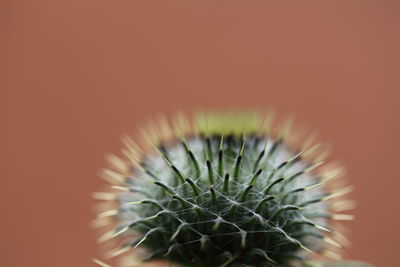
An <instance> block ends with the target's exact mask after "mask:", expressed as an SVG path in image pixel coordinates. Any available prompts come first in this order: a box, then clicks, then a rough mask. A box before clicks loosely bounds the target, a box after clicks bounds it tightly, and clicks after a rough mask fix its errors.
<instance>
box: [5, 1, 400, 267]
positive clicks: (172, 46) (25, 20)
mask: <svg viewBox="0 0 400 267" xmlns="http://www.w3.org/2000/svg"><path fill="white" fill-rule="evenodd" d="M396 2H397V3H396ZM0 33H1V35H0V39H1V41H0V47H1V50H0V53H1V54H0V56H1V60H0V68H1V70H0V71H1V72H0V75H1V80H0V88H1V94H0V112H1V113H0V116H1V121H0V122H1V125H0V127H1V130H0V144H1V148H0V157H1V158H0V164H1V187H0V190H1V192H0V193H1V202H0V205H1V206H0V210H1V220H0V226H1V227H0V229H1V241H0V266H4V267H14V266H23V267H25V266H37V267H42V266H46V267H47V266H49V267H53V266H68V267H70V266H93V263H91V257H92V256H98V255H99V252H98V250H97V248H96V245H95V242H94V234H93V231H92V230H91V229H90V228H89V221H90V220H91V219H92V218H93V215H92V213H91V209H92V204H93V201H92V200H91V197H90V194H91V192H92V191H95V190H98V189H99V188H100V186H101V184H102V182H101V180H100V179H98V178H97V177H96V175H97V171H98V170H99V169H100V168H102V166H103V165H104V157H103V155H105V154H106V153H107V152H116V151H118V149H119V147H120V142H119V136H120V135H121V134H122V133H125V132H128V133H131V132H134V129H135V128H136V127H137V126H138V125H139V124H140V123H142V122H143V121H144V120H145V119H146V118H148V117H149V116H152V115H154V114H156V113H159V112H165V113H167V114H171V113H173V112H174V111H176V110H191V109H193V108H207V107H214V108H229V107H271V106H272V107H275V108H276V109H277V110H278V112H279V113H280V114H295V115H296V118H297V120H298V121H300V122H303V123H308V124H309V125H312V126H313V127H314V128H317V129H319V130H320V132H321V134H322V137H323V138H324V139H325V140H328V141H330V142H332V143H333V147H334V156H335V157H336V158H339V159H341V160H342V161H343V162H344V163H345V164H346V165H347V166H348V168H349V174H350V177H351V179H352V183H353V184H355V186H356V192H355V193H354V195H353V196H354V198H356V199H357V200H358V202H359V207H358V209H357V210H356V211H355V214H356V216H357V219H356V221H354V222H352V223H350V224H349V226H350V227H351V229H352V231H353V234H352V236H351V239H352V241H353V246H352V248H351V249H349V250H348V253H347V255H346V257H347V258H354V259H361V260H366V261H370V262H372V263H374V264H376V265H377V266H383V267H393V266H395V265H396V264H397V263H398V260H397V259H398V257H399V255H397V254H396V253H398V251H399V248H400V247H399V244H400V216H399V208H398V204H399V200H400V198H399V194H400V193H399V188H400V177H399V168H398V167H399V165H400V162H399V149H400V147H399V144H400V142H399V138H400V127H399V115H400V107H399V96H400V94H399V89H400V88H399V86H400V79H399V69H400V64H399V62H400V58H399V55H400V53H399V47H400V5H399V2H398V1H361V0H360V1H274V3H272V2H268V1H232V0H229V1H161V0H160V1H153V0H146V1H137V0H129V1H106V0H104V1H102V0H95V1H94V0H93V1H86V0H76V1H54V0H49V1H43V0H38V1H24V2H23V1H4V0H3V1H1V2H0ZM394 259H396V260H394Z"/></svg>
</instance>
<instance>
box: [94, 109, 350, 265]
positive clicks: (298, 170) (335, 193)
mask: <svg viewBox="0 0 400 267" xmlns="http://www.w3.org/2000/svg"><path fill="white" fill-rule="evenodd" d="M170 125H171V124H170V123H169V122H168V120H167V119H165V118H163V117H161V118H160V119H159V121H158V122H157V123H154V122H152V123H150V125H149V127H147V128H146V129H144V130H142V134H143V137H144V139H145V140H146V142H145V143H146V144H144V143H143V144H141V146H139V145H137V143H135V142H134V141H133V140H132V139H130V138H129V137H126V136H125V137H123V142H124V144H125V148H124V149H123V150H122V154H123V158H120V157H117V156H114V155H112V156H109V157H108V159H109V161H110V162H111V168H110V169H107V170H104V172H103V175H102V177H104V178H105V179H106V180H107V181H109V182H110V183H112V186H111V187H112V191H110V192H102V193H95V198H97V199H100V200H106V202H108V203H114V208H112V209H108V210H105V211H102V212H100V213H99V214H98V218H97V220H96V224H97V225H98V226H102V227H104V225H107V224H108V225H111V226H112V227H113V229H112V230H111V231H109V232H106V233H105V234H104V235H103V236H101V237H100V241H105V240H108V239H112V240H118V241H119V243H120V246H121V247H120V248H119V249H117V250H115V251H112V252H111V254H110V255H111V256H116V255H119V254H122V253H126V254H127V253H129V251H131V250H132V249H135V248H145V249H146V256H145V258H143V259H142V260H143V261H146V260H153V259H163V260H168V261H169V262H174V263H178V264H180V265H183V266H210V267H213V266H221V267H223V266H230V267H233V266H295V265H296V264H299V263H300V264H302V263H305V262H306V261H307V258H308V256H309V255H310V254H311V253H320V254H323V255H325V256H328V257H332V258H335V259H336V258H338V257H339V255H340V254H339V253H340V248H341V247H342V244H346V239H345V237H344V235H342V234H340V232H339V231H338V230H337V228H338V227H337V226H338V224H337V221H338V220H348V219H352V216H351V215H348V214H338V213H337V212H342V211H345V210H347V209H350V208H351V206H352V205H351V202H349V201H348V200H343V196H345V195H346V194H347V193H348V192H350V191H351V187H349V186H344V185H343V183H339V182H337V180H338V179H336V178H338V177H340V176H341V175H342V168H341V167H340V166H337V165H335V164H333V163H332V164H324V160H325V158H326V157H327V153H326V151H325V150H323V149H321V146H320V144H314V143H313V141H312V139H313V138H311V137H303V138H302V139H301V138H300V137H299V135H298V134H291V131H290V125H291V124H290V123H289V122H284V123H281V124H280V125H278V126H274V125H273V123H272V115H271V114H270V113H267V114H266V115H265V116H263V114H261V113H256V112H244V113H240V112H239V113H216V114H210V113H202V114H200V113H199V114H197V115H196V116H194V118H190V119H188V118H186V117H185V116H183V115H177V116H175V117H174V118H173V123H172V127H171V126H170ZM299 139H301V140H303V141H299ZM333 181H334V182H333ZM341 199H342V200H341ZM296 266H297V265H296Z"/></svg>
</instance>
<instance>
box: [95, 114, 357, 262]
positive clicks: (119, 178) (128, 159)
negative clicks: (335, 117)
mask: <svg viewBox="0 0 400 267" xmlns="http://www.w3.org/2000/svg"><path fill="white" fill-rule="evenodd" d="M228 116H229V118H228ZM228 116H226V115H206V114H202V115H199V116H198V118H197V123H195V124H193V125H195V126H196V128H197V129H193V127H191V126H193V125H192V124H191V123H189V122H188V120H187V119H186V118H185V117H184V116H182V115H179V116H177V117H176V119H175V122H174V127H173V129H171V128H170V127H169V123H168V122H167V120H165V119H161V120H160V121H159V122H158V124H152V125H151V126H149V127H148V130H143V131H142V133H143V137H144V138H145V139H146V142H147V143H148V144H150V147H151V148H152V149H154V150H155V151H156V152H157V153H158V154H159V155H160V156H161V157H162V158H163V160H164V161H165V163H166V165H167V166H169V168H170V169H171V170H172V171H173V172H174V173H175V177H176V178H177V179H178V181H176V183H177V184H179V183H181V184H187V185H188V187H189V188H191V190H192V194H193V195H194V196H198V195H200V194H201V193H204V192H203V191H202V188H200V187H199V186H198V185H197V184H196V182H195V181H194V180H193V179H191V178H190V177H186V176H185V175H184V173H183V172H182V171H181V170H180V169H179V168H178V167H177V166H175V165H174V163H173V162H172V161H171V160H170V159H169V157H168V149H166V148H165V147H163V144H165V143H167V144H168V142H176V141H178V142H180V143H181V144H182V145H183V146H184V148H185V151H186V154H187V155H188V158H189V160H190V161H191V163H192V164H193V166H194V168H197V169H198V170H199V169H200V167H199V166H200V164H201V163H200V162H199V160H198V159H197V158H196V156H195V155H194V153H193V151H192V150H191V148H190V145H189V142H188V140H187V136H202V137H203V138H204V140H205V142H204V143H205V144H206V148H205V166H206V168H207V171H208V182H209V185H210V186H209V188H208V190H207V192H208V194H209V196H210V199H211V201H212V202H214V203H216V202H217V192H216V189H215V188H214V187H215V179H216V177H215V176H216V174H217V176H218V177H219V178H223V179H222V180H223V181H222V183H221V188H220V189H219V190H221V191H225V192H228V191H229V189H228V188H229V185H230V181H232V180H234V179H237V177H238V176H239V170H240V165H241V163H242V156H243V151H244V147H245V136H246V135H247V136H249V135H260V136H263V135H266V136H268V137H270V136H272V135H273V134H275V136H274V138H275V140H276V141H275V142H274V143H273V146H272V147H271V148H270V149H269V150H268V151H266V145H265V146H264V149H263V150H261V152H260V154H259V156H258V157H257V159H256V161H255V163H254V167H253V173H254V174H253V175H252V177H251V179H249V181H247V184H246V185H245V187H244V190H242V192H241V193H240V197H239V199H237V201H238V202H245V201H246V199H247V197H248V195H249V192H250V191H251V190H252V189H253V187H254V185H255V182H256V181H257V179H258V177H259V176H260V174H261V173H262V172H263V169H264V167H265V166H263V164H261V159H262V158H263V157H269V156H270V155H269V154H273V153H274V151H275V149H276V147H277V146H278V145H279V144H280V143H285V144H287V143H288V142H290V141H289V140H288V139H289V138H288V137H292V136H291V135H290V134H289V132H290V131H289V125H290V124H289V123H284V124H283V126H281V127H279V130H278V131H276V132H275V133H274V129H275V128H274V127H272V124H271V116H269V115H268V116H266V119H265V121H264V123H263V122H262V120H261V117H260V116H259V115H258V114H253V115H251V116H249V115H248V114H246V115H240V116H239V117H238V116H235V114H230V115H228ZM238 120H239V122H238ZM157 125H158V126H159V127H158V128H159V129H156V128H157V127H156V126H157ZM260 131H261V133H260ZM225 133H229V134H231V135H237V136H238V135H240V136H241V140H242V141H241V145H240V149H239V153H238V154H237V157H236V158H235V160H234V165H233V168H232V171H231V173H229V172H226V173H224V170H225V169H224V167H223V163H224V162H223V157H224V155H223V153H224V150H223V149H222V146H223V142H224V134H225ZM215 134H217V135H219V136H220V141H219V143H220V145H219V151H218V153H216V155H213V153H211V152H210V151H211V145H210V142H211V141H210V138H211V136H213V135H215ZM226 136H228V135H226ZM174 139H176V140H174ZM123 142H124V144H125V148H124V149H123V150H122V154H123V155H124V156H125V159H121V158H119V157H117V156H114V155H112V156H109V157H108V160H109V161H110V163H111V165H112V169H107V170H105V171H104V172H103V175H102V176H103V177H104V178H106V180H107V181H109V182H110V183H111V184H112V186H111V188H112V189H114V190H117V191H125V192H137V193H141V194H143V195H146V194H148V192H146V191H140V190H141V189H140V188H136V187H134V186H132V185H131V183H130V181H129V180H130V179H132V178H131V176H132V168H133V169H135V170H136V171H140V172H141V173H142V174H144V175H142V176H139V177H141V178H143V177H145V179H149V181H150V182H152V183H154V184H155V185H157V186H159V187H160V188H161V189H162V191H163V192H165V193H166V194H167V195H169V196H170V197H171V198H172V199H175V200H176V201H178V203H180V205H181V206H182V208H183V209H193V210H194V211H195V212H197V213H198V215H199V217H201V216H202V217H204V214H202V213H207V214H208V215H209V214H212V212H211V211H209V210H204V209H202V208H201V207H199V206H198V205H194V204H193V203H191V202H190V201H187V200H186V199H185V198H182V197H181V196H180V195H179V193H178V192H176V191H175V190H174V188H173V187H171V186H170V185H168V184H166V183H164V182H163V181H160V180H159V179H158V178H157V176H156V175H155V174H154V173H152V171H151V170H150V169H148V168H146V166H144V165H145V164H143V163H144V162H143V159H144V157H145V156H146V155H147V153H148V152H143V150H144V151H148V149H146V148H144V149H143V148H140V146H138V145H137V144H136V143H135V142H134V141H133V140H132V139H130V138H129V137H126V136H125V137H123ZM302 144H303V145H302V147H301V148H300V149H299V151H301V152H300V153H298V154H296V155H295V156H294V157H292V158H291V159H289V160H286V161H284V162H282V163H281V164H280V165H279V166H278V167H277V168H275V169H274V171H273V172H272V173H271V174H270V176H271V177H272V176H273V175H274V172H277V171H279V170H280V169H281V168H283V167H285V166H287V165H288V164H290V163H293V162H295V161H297V160H299V159H300V157H301V158H302V159H304V158H307V159H308V160H309V162H312V164H310V165H309V166H308V167H307V168H306V169H305V170H302V171H300V172H297V173H294V174H293V175H292V176H290V177H286V178H285V179H284V178H282V177H281V178H278V179H276V180H274V181H273V182H272V183H270V184H269V185H268V186H267V187H266V188H265V189H264V190H263V193H264V195H265V197H264V198H263V199H260V200H259V201H258V203H257V204H256V206H255V207H254V209H252V210H249V213H252V214H253V215H254V217H255V218H258V220H259V221H260V222H261V223H268V221H265V219H263V217H262V216H261V215H259V214H258V213H257V211H259V210H260V209H261V207H262V205H263V204H265V203H266V202H268V201H270V200H273V199H274V196H272V195H269V194H268V193H269V191H270V190H271V189H272V187H273V186H275V185H277V184H280V183H283V182H285V183H288V182H290V181H291V180H292V179H295V178H296V177H297V176H300V175H301V174H303V173H305V172H310V171H312V170H314V169H318V174H319V175H320V177H321V183H323V182H326V181H327V180H330V179H332V178H336V177H339V176H340V175H341V169H340V168H332V167H331V166H329V165H328V166H325V168H323V167H321V165H322V163H323V159H324V158H325V157H326V153H315V151H316V150H318V149H319V147H320V145H319V144H317V145H312V140H311V139H307V140H305V141H304V142H303V143H302ZM314 155H317V156H315V157H313V156H314ZM321 155H322V156H321ZM213 156H216V157H215V158H211V157H213ZM212 162H217V163H216V164H215V165H216V170H214V169H213V167H214V166H213V164H212ZM265 162H266V161H265ZM136 173H137V172H136ZM271 177H269V178H271ZM319 185H320V183H317V184H314V185H311V187H314V186H319ZM311 187H310V188H306V187H302V188H296V189H293V190H292V191H290V192H287V194H286V196H285V197H288V196H289V195H290V194H295V193H298V192H301V191H304V190H307V189H311ZM350 190H351V188H350V187H345V188H341V189H338V190H337V191H334V192H332V193H330V194H327V195H325V196H321V198H319V199H313V200H309V201H308V202H305V203H302V204H301V205H299V206H294V205H286V206H283V207H281V208H280V209H278V210H277V211H276V212H275V213H274V214H273V215H272V218H274V217H277V216H279V214H280V213H282V212H284V211H288V210H300V209H302V208H304V207H306V206H307V205H309V204H312V203H315V202H321V201H325V200H328V199H333V198H338V197H341V196H343V195H345V194H347V193H348V192H350ZM117 197H118V193H115V192H103V193H96V194H95V198H98V199H101V200H106V201H109V200H112V201H113V200H116V199H117ZM147 197H148V199H143V200H141V201H135V202H130V203H125V205H139V204H147V205H152V206H153V207H154V208H157V209H159V212H157V213H156V214H154V215H151V216H149V217H146V218H140V219H137V220H135V221H133V222H131V223H130V224H129V225H128V226H123V227H119V228H116V229H113V230H111V231H109V232H107V233H105V234H104V235H103V236H101V237H100V238H99V241H101V242H103V241H105V240H109V239H114V238H116V237H119V236H121V235H123V234H124V233H125V232H127V231H128V230H129V229H131V228H132V227H134V226H135V225H137V224H143V225H146V224H147V226H146V227H148V229H149V230H148V231H147V232H146V233H144V234H142V235H140V236H139V238H138V239H137V240H135V241H133V242H129V243H128V245H127V246H125V247H123V248H122V249H118V250H117V251H114V252H112V253H111V254H110V256H116V255H119V254H122V253H124V252H126V251H128V250H130V249H131V248H137V247H138V246H139V245H141V244H142V243H143V242H144V241H145V240H146V239H147V238H149V236H150V235H152V234H153V233H155V232H157V231H163V229H162V228H161V227H154V225H151V223H150V222H151V221H152V220H154V219H156V218H158V217H159V216H170V217H171V218H172V219H173V220H176V221H177V222H179V223H180V224H179V226H177V228H176V230H175V231H174V232H173V234H172V235H171V237H170V238H169V241H173V240H174V239H175V238H176V237H177V236H178V234H179V232H180V231H182V229H184V228H185V227H187V223H186V222H184V221H182V220H181V219H180V218H179V217H178V216H176V214H175V213H174V212H171V211H169V210H168V209H166V208H165V207H163V206H162V205H161V204H160V203H159V202H158V201H155V200H154V199H152V197H153V196H152V195H148V196H147ZM218 197H219V196H218ZM237 206H238V205H237V203H236V202H233V203H232V207H231V212H232V214H235V209H236V208H237ZM351 206H352V203H351V202H349V201H341V202H334V203H333V205H331V206H330V207H329V208H330V210H331V211H332V213H329V214H326V215H327V216H329V217H330V219H333V220H347V219H351V218H352V216H350V215H344V214H335V211H343V210H347V209H349V208H351ZM118 208H119V207H117V209H115V208H113V209H109V210H105V211H103V212H101V213H99V215H98V218H97V220H96V221H95V225H96V226H100V227H104V226H106V225H107V223H108V222H109V221H112V220H110V218H112V217H114V216H117V215H118V213H119V210H118ZM241 208H244V207H243V206H241ZM212 216H214V217H215V218H214V219H213V227H212V228H213V229H215V230H217V229H216V228H218V227H219V226H220V225H221V224H223V223H226V224H229V223H231V222H228V221H226V220H224V219H223V218H221V217H220V216H219V215H218V214H212ZM205 217H206V216H205ZM270 220H272V219H271V218H270ZM293 223H296V222H293ZM299 223H307V224H309V225H312V226H313V227H316V228H318V229H320V230H323V231H328V232H331V230H330V229H327V228H325V227H322V226H320V225H318V224H316V223H314V222H312V221H311V220H303V221H301V222H299ZM112 224H114V223H112ZM231 224H232V227H236V228H237V233H238V236H239V238H240V245H241V247H242V248H243V247H245V245H246V238H247V231H245V230H243V229H241V228H240V227H239V226H238V225H237V224H235V223H231ZM275 229H276V231H277V232H278V233H280V234H282V235H284V236H285V238H286V239H287V241H289V242H291V243H294V244H297V245H298V246H300V247H301V248H303V249H305V250H308V249H307V248H306V247H305V246H303V244H301V242H299V241H298V240H297V239H296V238H294V237H291V236H289V235H287V234H286V233H285V232H284V231H283V230H281V229H280V228H279V227H275ZM198 234H199V236H201V238H199V240H196V241H198V242H200V243H201V247H202V248H203V247H204V246H205V244H206V242H207V239H208V237H207V236H206V235H203V234H201V233H198ZM332 236H333V237H328V236H325V237H323V240H324V241H326V243H328V244H330V245H334V246H341V243H344V244H346V243H347V241H346V239H345V238H344V236H342V235H340V233H339V232H334V235H332ZM173 249H174V245H171V247H169V249H168V250H167V252H166V253H164V254H163V255H162V256H164V257H167V256H168V254H169V253H171V252H172V250H173ZM254 253H256V254H259V255H262V256H264V257H265V259H266V262H270V263H272V264H275V263H276V262H275V261H274V260H273V259H271V258H270V257H269V256H268V254H267V253H266V252H265V251H263V250H259V249H255V251H254ZM324 254H325V255H326V256H330V257H338V255H337V254H336V253H334V252H332V251H330V250H325V251H324ZM237 257H238V254H232V255H229V257H228V259H227V260H226V262H225V263H223V264H222V266H226V265H228V264H230V263H231V262H232V261H235V259H236V258H237Z"/></svg>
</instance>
